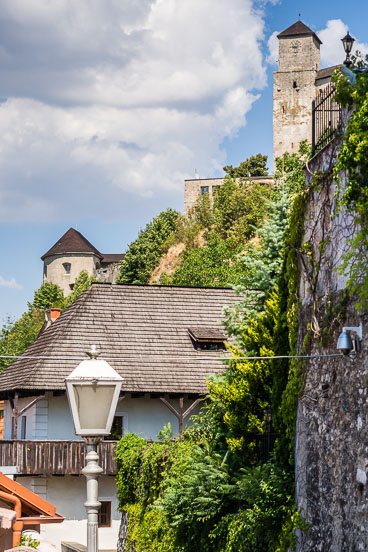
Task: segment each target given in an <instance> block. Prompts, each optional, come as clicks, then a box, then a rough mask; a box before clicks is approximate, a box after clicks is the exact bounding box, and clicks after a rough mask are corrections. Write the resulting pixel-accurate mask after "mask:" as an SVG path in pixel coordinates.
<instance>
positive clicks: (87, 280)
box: [63, 270, 97, 309]
mask: <svg viewBox="0 0 368 552" xmlns="http://www.w3.org/2000/svg"><path fill="white" fill-rule="evenodd" d="M93 282H97V280H96V278H95V277H94V276H90V275H89V274H88V272H87V271H86V270H82V271H81V272H80V273H79V276H78V278H77V279H76V280H75V282H74V287H73V291H72V293H71V294H70V295H68V297H65V299H64V304H63V307H64V309H66V308H67V307H70V305H72V304H73V303H74V301H75V300H76V299H78V297H79V296H80V295H82V293H84V292H85V291H86V290H87V289H88V288H89V287H91V285H92V284H93Z"/></svg>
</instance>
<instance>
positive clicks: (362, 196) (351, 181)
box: [334, 72, 368, 310]
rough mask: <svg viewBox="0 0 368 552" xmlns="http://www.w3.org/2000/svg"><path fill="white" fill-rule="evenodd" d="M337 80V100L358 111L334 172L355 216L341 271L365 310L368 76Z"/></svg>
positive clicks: (345, 205) (342, 199)
mask: <svg viewBox="0 0 368 552" xmlns="http://www.w3.org/2000/svg"><path fill="white" fill-rule="evenodd" d="M334 81H335V85H336V89H337V101H340V103H342V105H345V106H348V105H349V106H352V107H353V108H354V110H353V112H352V114H351V116H350V118H349V121H348V123H347V125H346V130H345V135H344V142H343V145H342V147H341V149H340V151H339V154H338V158H337V164H336V166H335V169H334V177H335V179H336V180H337V181H338V182H340V190H339V191H338V205H339V208H340V210H341V209H346V210H348V211H353V212H354V213H355V217H354V223H355V228H354V233H353V237H352V239H351V242H350V247H349V248H348V251H347V253H346V254H345V255H344V256H343V258H342V263H341V266H340V272H341V273H343V274H345V275H346V276H347V278H348V281H347V288H348V290H349V292H350V293H356V294H357V295H358V297H359V302H358V304H357V308H358V309H361V310H364V309H365V308H367V307H368V274H367V270H366V259H367V256H368V76H367V75H366V74H360V75H358V76H357V80H356V83H355V84H350V83H349V82H348V80H347V79H346V78H345V77H344V76H343V74H342V73H341V72H336V74H335V75H334ZM343 175H344V177H343Z"/></svg>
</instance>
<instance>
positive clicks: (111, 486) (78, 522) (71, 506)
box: [17, 475, 121, 550]
mask: <svg viewBox="0 0 368 552" xmlns="http://www.w3.org/2000/svg"><path fill="white" fill-rule="evenodd" d="M45 479H46V482H45V483H44V480H45ZM38 480H40V483H41V485H42V486H43V487H45V488H46V496H44V495H42V496H43V498H45V499H46V500H48V502H51V504H54V506H56V511H57V513H58V514H61V515H62V516H65V517H66V518H67V519H66V520H65V521H63V522H62V523H60V524H59V523H57V524H56V523H55V524H54V523H53V524H45V525H41V536H42V537H43V538H44V539H47V540H49V541H51V542H52V543H54V544H56V545H57V546H58V549H59V550H60V549H61V548H60V543H61V542H62V541H67V542H73V541H74V542H79V543H81V544H84V545H86V544H87V542H86V533H87V525H86V509H85V507H84V505H83V504H84V501H85V499H86V478H85V477H84V476H71V475H66V476H64V477H55V476H52V477H47V478H43V477H42V478H37V477H17V481H18V483H21V484H22V485H24V486H25V487H26V488H27V489H29V490H31V491H35V492H36V488H37V487H38V485H37V482H38ZM116 492H117V488H116V484H115V478H114V477H111V476H107V475H105V476H102V477H100V479H99V500H102V501H105V500H106V501H111V502H112V504H111V518H112V523H111V527H100V528H99V530H98V531H99V548H100V549H101V550H113V549H116V544H117V538H118V532H119V526H120V519H121V513H120V512H119V511H118V510H117V507H118V502H117V499H116Z"/></svg>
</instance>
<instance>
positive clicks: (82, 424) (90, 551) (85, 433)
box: [65, 345, 123, 552]
mask: <svg viewBox="0 0 368 552" xmlns="http://www.w3.org/2000/svg"><path fill="white" fill-rule="evenodd" d="M87 354H88V355H89V357H90V358H89V359H88V360H83V361H82V362H81V363H80V364H79V365H78V366H77V367H76V368H75V370H73V372H72V373H71V374H69V376H67V378H66V379H65V384H66V392H67V395H68V400H69V406H70V409H71V411H72V416H73V422H74V427H75V433H76V435H80V436H81V437H83V439H84V440H85V442H86V443H87V445H88V453H87V456H86V460H87V465H86V467H85V468H84V469H83V470H82V473H83V474H84V475H85V476H86V478H87V501H86V502H85V503H84V506H85V507H86V510H87V552H98V511H99V509H100V506H101V503H100V502H99V501H98V477H99V476H100V475H101V473H102V471H103V470H102V468H100V466H99V465H98V454H97V445H98V443H99V441H100V439H101V437H103V436H104V435H109V434H110V432H111V425H112V421H113V418H114V414H115V410H116V406H117V403H118V400H119V395H120V389H121V384H122V381H123V378H122V377H121V376H119V374H118V373H117V372H116V371H115V370H114V369H113V368H112V367H111V366H110V364H108V363H107V362H106V361H105V360H100V359H98V358H97V356H98V354H99V353H98V352H97V350H96V346H95V345H92V346H91V350H90V352H88V353H87Z"/></svg>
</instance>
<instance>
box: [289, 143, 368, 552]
mask: <svg viewBox="0 0 368 552" xmlns="http://www.w3.org/2000/svg"><path fill="white" fill-rule="evenodd" d="M338 146H339V144H338V143H336V142H334V143H332V144H330V145H329V146H328V147H327V148H325V149H324V150H323V151H322V152H320V153H319V154H318V155H317V156H316V157H315V158H314V159H313V160H312V161H311V162H310V163H309V165H308V169H309V170H310V171H311V172H312V173H313V172H314V171H316V170H324V171H325V177H324V179H323V180H322V181H321V185H320V186H318V187H317V188H316V189H315V191H314V192H313V194H312V195H311V197H310V199H309V202H308V205H307V209H306V214H305V229H304V237H303V243H304V244H310V245H308V246H307V247H306V248H304V253H302V252H301V253H300V268H301V275H302V277H301V285H300V298H301V310H300V314H299V322H300V327H299V347H300V350H301V349H302V344H303V342H305V338H306V336H307V335H309V340H308V343H309V351H308V352H310V353H311V354H316V355H317V354H325V355H328V354H334V353H337V350H336V343H337V339H338V336H339V334H340V332H341V331H342V327H343V326H359V324H360V323H362V324H363V341H362V351H361V352H360V353H359V354H357V355H354V354H350V355H349V356H347V357H344V356H338V357H329V358H318V359H317V358H316V359H313V360H309V361H305V366H304V369H305V374H306V377H305V385H304V387H303V389H302V391H301V395H300V399H299V404H298V415H297V439H296V485H297V487H296V496H297V504H298V509H299V510H300V511H301V513H302V515H303V516H304V518H305V519H306V521H307V522H308V523H310V524H311V526H310V529H309V530H308V531H306V532H302V533H300V534H299V535H298V547H297V550H298V552H312V551H313V552H319V551H320V552H325V551H327V550H328V551H329V552H343V551H346V552H347V551H349V552H352V551H360V550H361V551H365V550H368V507H367V499H368V493H367V473H368V396H367V395H368V393H367V385H368V333H367V329H368V325H367V323H368V313H367V312H366V313H363V314H359V313H358V312H357V310H356V308H355V300H354V298H348V299H346V298H344V290H345V285H346V282H345V279H344V277H342V276H340V275H339V274H338V272H336V267H337V266H338V265H339V264H340V261H341V255H342V254H343V253H344V252H345V251H346V250H347V248H348V247H349V238H350V237H351V235H352V229H353V218H352V216H351V215H349V214H347V213H342V214H340V215H338V216H335V215H336V202H335V199H334V192H335V186H336V184H335V182H334V181H333V180H332V177H331V168H332V167H333V165H334V163H335V159H336V154H337V149H338ZM311 180H312V176H311V175H310V174H309V173H308V172H307V182H308V183H310V182H311ZM321 241H324V242H325V243H327V246H326V247H325V249H324V250H323V251H322V250H321V247H320V244H321ZM302 251H303V249H302ZM316 263H317V264H316ZM318 263H320V265H321V270H319V271H318V270H316V266H317V265H318Z"/></svg>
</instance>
